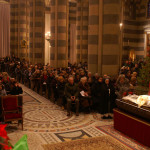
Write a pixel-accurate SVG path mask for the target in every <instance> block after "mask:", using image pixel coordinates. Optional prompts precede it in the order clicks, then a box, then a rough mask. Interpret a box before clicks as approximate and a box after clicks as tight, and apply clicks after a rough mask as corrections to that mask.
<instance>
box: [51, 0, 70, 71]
mask: <svg viewBox="0 0 150 150" xmlns="http://www.w3.org/2000/svg"><path fill="white" fill-rule="evenodd" d="M68 5H69V3H68V0H63V1H62V0H52V1H51V49H50V51H51V54H50V55H51V56H50V60H51V61H50V65H51V66H52V67H55V68H58V67H67V66H68Z"/></svg>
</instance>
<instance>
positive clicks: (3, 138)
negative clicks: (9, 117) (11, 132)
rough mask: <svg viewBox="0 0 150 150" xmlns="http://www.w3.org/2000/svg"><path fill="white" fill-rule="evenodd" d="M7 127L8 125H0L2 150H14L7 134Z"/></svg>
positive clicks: (0, 146) (0, 145)
mask: <svg viewBox="0 0 150 150" xmlns="http://www.w3.org/2000/svg"><path fill="white" fill-rule="evenodd" d="M6 126H7V124H0V149H2V150H10V149H12V146H11V144H10V143H9V138H8V136H7V132H6V130H5V127H6Z"/></svg>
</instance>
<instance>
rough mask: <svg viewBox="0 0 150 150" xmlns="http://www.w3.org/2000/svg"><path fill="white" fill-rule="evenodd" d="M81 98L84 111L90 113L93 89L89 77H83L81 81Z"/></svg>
mask: <svg viewBox="0 0 150 150" xmlns="http://www.w3.org/2000/svg"><path fill="white" fill-rule="evenodd" d="M78 86H79V92H80V95H79V99H80V104H81V108H82V110H83V111H85V112H87V113H89V112H90V105H91V90H90V86H89V84H88V82H87V77H82V78H81V80H80V82H79V85H78Z"/></svg>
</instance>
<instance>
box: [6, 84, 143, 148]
mask: <svg viewBox="0 0 150 150" xmlns="http://www.w3.org/2000/svg"><path fill="white" fill-rule="evenodd" d="M22 87H23V90H24V94H23V101H24V105H23V113H24V114H23V115H24V130H23V131H22V130H21V127H19V128H15V127H14V128H13V127H12V125H10V129H9V127H8V130H9V137H10V139H11V143H12V144H15V143H16V142H17V141H18V140H19V139H20V138H21V137H22V136H23V135H24V134H27V136H28V145H29V149H30V150H43V148H42V145H43V144H50V143H57V142H64V141H71V140H76V139H85V138H89V137H97V136H102V135H105V134H108V133H106V132H105V131H104V130H101V129H100V128H99V127H103V128H105V127H108V126H111V127H112V126H113V121H112V120H105V121H104V120H101V119H100V118H101V116H100V114H96V113H91V114H83V113H81V114H80V115H79V116H76V115H75V114H72V115H71V116H70V117H67V115H66V114H67V112H66V111H65V110H62V109H61V107H59V106H57V105H56V104H54V103H52V102H51V101H50V100H48V99H46V98H44V97H42V96H40V95H39V94H37V93H36V92H34V91H32V90H31V89H28V88H27V87H25V86H24V85H22ZM113 132H114V131H113ZM109 135H111V134H109ZM117 136H122V135H120V134H119V133H117ZM124 141H125V140H124ZM124 141H123V142H124ZM133 143H134V141H131V142H130V144H129V147H131V146H130V145H133ZM137 145H139V144H136V143H134V145H133V146H132V147H131V148H132V149H133V148H134V149H141V148H142V149H145V147H144V146H142V145H140V146H137Z"/></svg>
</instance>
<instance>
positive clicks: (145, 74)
mask: <svg viewBox="0 0 150 150" xmlns="http://www.w3.org/2000/svg"><path fill="white" fill-rule="evenodd" d="M144 62H145V63H144V64H143V65H142V68H141V69H140V74H139V77H138V78H137V83H138V85H139V86H144V87H149V82H150V57H146V58H145V61H144Z"/></svg>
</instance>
